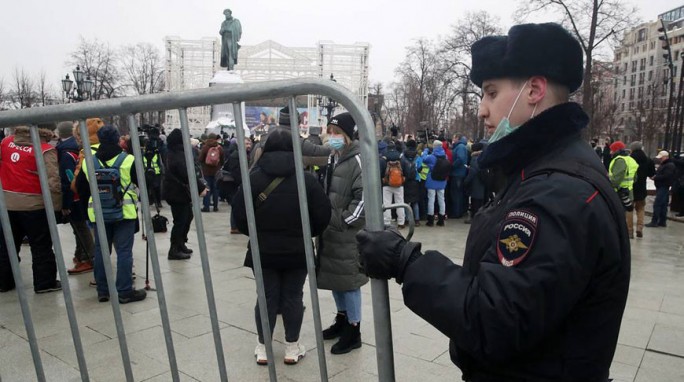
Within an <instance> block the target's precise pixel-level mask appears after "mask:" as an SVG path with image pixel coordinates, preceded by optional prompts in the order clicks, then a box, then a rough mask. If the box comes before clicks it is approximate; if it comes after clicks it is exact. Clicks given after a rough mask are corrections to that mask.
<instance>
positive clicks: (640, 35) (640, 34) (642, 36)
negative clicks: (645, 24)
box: [637, 28, 646, 42]
mask: <svg viewBox="0 0 684 382" xmlns="http://www.w3.org/2000/svg"><path fill="white" fill-rule="evenodd" d="M645 40H646V28H641V29H639V31H638V32H637V42H642V41H645Z"/></svg>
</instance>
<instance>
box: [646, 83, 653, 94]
mask: <svg viewBox="0 0 684 382" xmlns="http://www.w3.org/2000/svg"><path fill="white" fill-rule="evenodd" d="M652 88H653V86H652V85H650V84H649V85H648V86H647V87H646V94H647V95H651V89H652Z"/></svg>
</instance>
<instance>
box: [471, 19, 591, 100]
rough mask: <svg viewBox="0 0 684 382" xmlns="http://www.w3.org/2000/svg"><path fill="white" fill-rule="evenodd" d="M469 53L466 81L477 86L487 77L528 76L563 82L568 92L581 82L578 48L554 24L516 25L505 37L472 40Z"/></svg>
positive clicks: (480, 85)
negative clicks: (470, 64) (469, 67)
mask: <svg viewBox="0 0 684 382" xmlns="http://www.w3.org/2000/svg"><path fill="white" fill-rule="evenodd" d="M470 52H471V55H472V59H473V61H472V66H471V67H472V70H471V72H470V80H471V81H473V83H474V84H475V85H477V86H478V87H482V82H483V81H485V80H489V79H495V78H526V77H531V76H544V77H546V78H548V79H549V80H552V81H554V82H556V83H558V84H561V85H565V86H566V87H567V88H568V89H569V90H570V92H571V93H572V92H574V91H575V90H577V89H578V88H579V87H580V85H581V84H582V77H583V67H584V60H583V55H582V48H581V47H580V44H579V42H578V41H577V39H575V38H574V37H573V36H572V35H571V34H570V33H569V32H568V31H567V30H565V28H563V27H562V26H560V25H558V24H556V23H545V24H521V25H516V26H514V27H512V28H511V29H510V30H509V31H508V36H487V37H484V38H482V39H480V40H478V41H476V42H475V43H474V44H473V46H472V47H471V48H470Z"/></svg>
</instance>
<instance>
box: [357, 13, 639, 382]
mask: <svg viewBox="0 0 684 382" xmlns="http://www.w3.org/2000/svg"><path fill="white" fill-rule="evenodd" d="M471 53H472V71H471V74H470V78H471V80H472V81H473V83H474V84H475V85H477V86H478V87H480V88H482V90H483V93H484V94H483V98H482V101H481V104H480V110H479V115H480V117H481V118H482V119H483V120H484V123H485V126H487V128H488V129H489V131H490V133H491V132H493V134H492V136H491V138H490V144H489V146H488V147H487V149H486V150H485V151H484V152H483V153H482V154H481V155H480V158H479V164H480V166H481V167H482V168H486V169H492V170H494V171H495V172H496V173H498V174H500V176H501V177H502V179H503V181H502V182H501V183H502V184H503V188H501V189H500V190H499V191H498V193H497V195H496V198H495V199H494V200H493V201H492V202H490V203H489V204H488V205H487V206H485V207H484V208H483V209H482V210H480V212H478V214H477V215H476V216H475V218H474V219H473V221H472V226H471V230H470V234H469V236H468V239H467V243H466V249H465V256H464V260H463V265H462V266H461V265H456V264H454V263H453V262H452V261H451V260H449V258H447V257H446V256H444V255H443V254H441V253H439V252H437V251H426V252H425V254H423V253H422V252H421V244H420V243H414V242H407V241H406V240H404V238H403V237H401V235H400V234H399V233H398V232H396V231H392V230H389V229H387V230H384V231H379V232H369V231H367V230H363V231H361V232H359V234H358V235H357V241H358V244H359V251H360V253H361V260H362V262H363V265H364V268H365V271H366V272H367V274H368V275H369V276H370V277H374V278H381V279H389V278H396V280H397V282H399V283H403V289H402V290H403V296H404V303H405V304H406V306H408V307H409V308H410V309H411V310H412V311H414V312H415V313H416V314H418V315H419V316H421V317H422V318H423V319H425V320H426V321H428V322H429V323H430V324H432V325H433V326H434V327H435V328H437V329H438V330H440V331H441V332H442V333H444V334H445V335H446V336H448V337H449V339H450V340H451V341H450V349H449V350H450V355H451V359H452V361H453V362H454V363H455V364H456V365H457V366H458V367H459V368H460V369H461V370H462V372H463V379H464V380H466V381H480V382H481V381H487V382H492V381H507V382H511V381H607V380H608V371H609V368H610V364H611V361H612V358H613V355H614V352H615V346H616V343H617V338H618V333H619V329H620V322H621V319H622V313H623V311H624V307H625V302H626V300H627V291H628V288H629V271H630V249H629V239H628V238H627V230H626V223H625V218H624V214H623V209H622V206H621V204H620V201H619V199H618V198H617V195H616V194H615V192H614V191H613V190H612V188H611V185H610V182H609V180H608V178H607V177H606V174H605V168H604V167H603V165H602V164H601V162H600V161H599V159H598V158H597V157H596V154H595V153H594V151H593V150H592V149H591V147H590V146H589V144H587V143H586V142H585V141H584V140H583V139H582V138H581V135H580V131H581V129H582V128H584V127H586V125H587V123H588V122H589V119H588V117H587V115H586V114H585V113H584V112H583V111H582V109H581V107H580V106H579V105H577V104H575V103H571V102H568V99H569V94H570V93H571V92H574V91H575V90H577V89H578V88H579V86H580V84H581V82H582V66H583V63H582V49H581V48H580V45H579V43H578V42H577V40H576V39H574V38H573V37H572V36H571V35H570V34H569V33H568V32H567V31H566V30H565V29H563V28H562V27H561V26H559V25H557V24H552V23H549V24H526V25H517V26H514V27H512V28H511V29H510V31H509V32H508V36H490V37H485V38H483V39H481V40H479V41H477V42H476V43H475V44H473V46H472V48H471Z"/></svg>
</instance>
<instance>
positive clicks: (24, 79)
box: [10, 68, 37, 109]
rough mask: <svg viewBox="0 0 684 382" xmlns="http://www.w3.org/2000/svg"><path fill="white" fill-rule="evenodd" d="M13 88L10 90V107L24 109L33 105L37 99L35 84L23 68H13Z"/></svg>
mask: <svg viewBox="0 0 684 382" xmlns="http://www.w3.org/2000/svg"><path fill="white" fill-rule="evenodd" d="M12 86H13V88H12V89H11V90H10V101H11V107H13V108H17V109H25V108H29V107H32V106H34V105H35V103H36V101H37V96H36V90H35V85H34V83H33V80H31V77H29V76H28V75H27V74H26V72H24V69H23V68H22V69H21V70H20V69H18V68H15V69H14V77H13V78H12Z"/></svg>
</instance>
